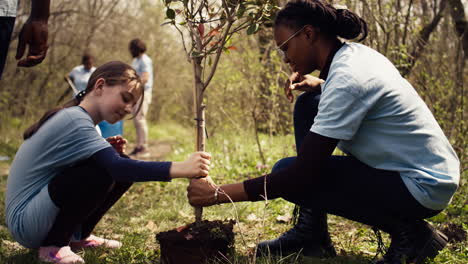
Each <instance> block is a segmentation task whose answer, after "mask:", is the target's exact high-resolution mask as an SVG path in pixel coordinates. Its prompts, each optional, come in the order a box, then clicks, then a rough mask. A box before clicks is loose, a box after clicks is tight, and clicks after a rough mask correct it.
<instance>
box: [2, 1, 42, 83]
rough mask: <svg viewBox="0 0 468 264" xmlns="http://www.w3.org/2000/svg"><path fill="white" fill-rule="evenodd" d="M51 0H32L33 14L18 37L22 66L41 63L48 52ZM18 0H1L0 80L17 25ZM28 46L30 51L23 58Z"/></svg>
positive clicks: (19, 62)
mask: <svg viewBox="0 0 468 264" xmlns="http://www.w3.org/2000/svg"><path fill="white" fill-rule="evenodd" d="M49 7H50V0H31V14H30V15H29V18H28V20H26V23H25V24H24V25H23V27H22V28H21V31H20V34H19V37H18V48H17V51H16V59H17V60H19V61H18V66H20V67H32V66H34V65H37V64H39V63H41V62H42V61H43V60H44V59H45V57H46V54H47V37H48V34H49V31H48V25H47V23H48V20H49ZM17 8H18V1H17V0H0V80H1V79H2V73H3V70H4V67H5V64H6V59H7V54H8V47H9V46H10V39H11V34H12V33H13V28H14V26H15V20H16V13H17ZM26 47H28V53H27V55H26V57H25V58H23V56H24V53H25V51H26Z"/></svg>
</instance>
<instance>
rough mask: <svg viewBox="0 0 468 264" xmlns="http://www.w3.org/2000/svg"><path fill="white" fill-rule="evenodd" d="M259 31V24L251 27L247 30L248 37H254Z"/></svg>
mask: <svg viewBox="0 0 468 264" xmlns="http://www.w3.org/2000/svg"><path fill="white" fill-rule="evenodd" d="M258 29H259V25H258V24H252V25H250V26H249V28H247V35H253V34H255V33H257V31H258Z"/></svg>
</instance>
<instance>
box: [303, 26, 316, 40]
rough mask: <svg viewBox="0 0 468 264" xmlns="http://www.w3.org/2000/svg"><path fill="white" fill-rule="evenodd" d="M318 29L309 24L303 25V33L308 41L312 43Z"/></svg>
mask: <svg viewBox="0 0 468 264" xmlns="http://www.w3.org/2000/svg"><path fill="white" fill-rule="evenodd" d="M318 32H319V30H318V29H317V28H315V27H313V26H311V25H307V26H305V27H304V35H305V37H306V39H307V40H308V41H309V43H314V42H315V41H316V40H317V38H318V34H317V33H318Z"/></svg>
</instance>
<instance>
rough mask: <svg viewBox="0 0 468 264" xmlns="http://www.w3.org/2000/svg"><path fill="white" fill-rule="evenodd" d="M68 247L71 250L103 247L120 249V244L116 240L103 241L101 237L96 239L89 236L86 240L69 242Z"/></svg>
mask: <svg viewBox="0 0 468 264" xmlns="http://www.w3.org/2000/svg"><path fill="white" fill-rule="evenodd" d="M70 246H71V247H72V248H90V247H105V248H120V247H121V246H122V243H120V242H119V241H117V240H112V239H105V238H102V237H97V236H94V235H90V236H89V237H88V238H85V239H83V240H81V241H78V242H71V243H70Z"/></svg>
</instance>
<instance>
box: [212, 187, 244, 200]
mask: <svg viewBox="0 0 468 264" xmlns="http://www.w3.org/2000/svg"><path fill="white" fill-rule="evenodd" d="M219 188H220V189H219V191H218V201H217V202H218V203H229V202H231V201H232V202H241V201H247V200H248V196H247V193H246V192H245V189H244V184H243V183H233V184H225V185H221V186H219Z"/></svg>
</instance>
